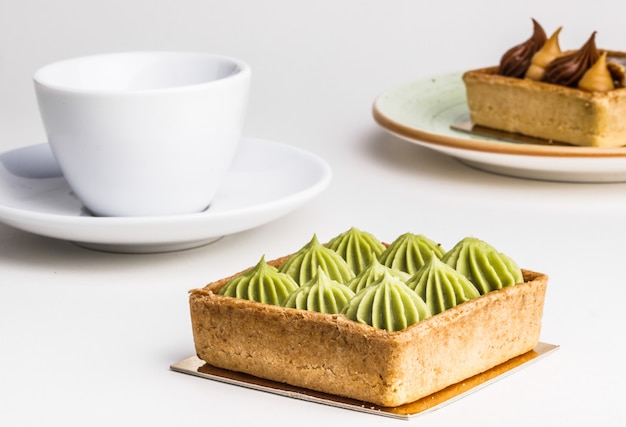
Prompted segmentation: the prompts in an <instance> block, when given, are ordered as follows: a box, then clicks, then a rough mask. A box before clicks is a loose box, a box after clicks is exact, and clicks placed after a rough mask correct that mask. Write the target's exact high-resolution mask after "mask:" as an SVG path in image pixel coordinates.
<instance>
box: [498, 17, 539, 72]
mask: <svg viewBox="0 0 626 427" xmlns="http://www.w3.org/2000/svg"><path fill="white" fill-rule="evenodd" d="M532 21H533V34H532V36H531V37H530V38H529V39H528V40H526V41H525V42H523V43H520V44H518V45H517V46H513V47H512V48H510V49H509V50H507V51H506V52H504V55H502V58H501V59H500V67H499V68H498V74H500V75H502V76H507V77H519V78H523V77H524V75H525V74H526V71H527V70H528V68H529V67H530V63H531V60H532V58H533V56H534V55H535V53H536V52H537V51H538V50H539V49H541V47H542V46H543V44H544V43H545V42H546V40H547V38H548V37H547V36H546V32H545V31H544V30H543V27H542V26H541V25H540V24H539V23H538V22H537V21H535V20H534V19H533V20H532Z"/></svg>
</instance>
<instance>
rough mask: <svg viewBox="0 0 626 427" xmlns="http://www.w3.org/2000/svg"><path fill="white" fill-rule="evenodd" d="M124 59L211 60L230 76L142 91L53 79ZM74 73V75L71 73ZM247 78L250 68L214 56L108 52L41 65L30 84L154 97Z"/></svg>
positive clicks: (236, 60) (98, 92)
mask: <svg viewBox="0 0 626 427" xmlns="http://www.w3.org/2000/svg"><path fill="white" fill-rule="evenodd" d="M123 57H129V58H130V57H135V58H139V57H144V58H149V57H153V58H156V57H162V58H174V57H181V58H182V57H188V58H189V57H195V58H203V59H205V60H212V61H217V62H221V63H222V64H223V65H228V66H231V67H232V70H230V72H227V73H226V74H224V75H223V76H220V77H218V78H212V79H207V80H201V79H200V80H198V81H193V82H191V83H182V84H172V85H167V86H163V87H153V88H151V87H144V88H103V87H86V86H84V85H83V86H81V85H78V84H75V83H71V82H67V81H63V79H60V81H59V79H58V78H54V74H55V73H57V72H58V71H59V69H63V68H66V69H67V68H70V67H76V66H79V64H81V63H85V62H89V61H106V60H111V59H115V58H123ZM74 72H75V71H74ZM249 75H250V66H249V65H248V64H247V63H245V62H244V61H241V60H239V59H237V58H234V57H231V56H226V55H220V54H213V53H207V52H193V51H126V52H111V53H101V54H93V55H86V56H78V57H72V58H67V59H62V60H59V61H55V62H52V63H50V64H47V65H44V66H42V67H41V68H39V69H38V70H37V71H35V73H34V74H33V80H34V82H35V84H36V85H39V86H41V87H45V88H47V89H50V90H57V91H64V92H72V93H77V94H99V95H102V94H111V95H115V94H129V93H133V94H140V93H145V94H155V93H162V92H170V91H180V90H185V89H198V88H199V87H202V86H214V85H220V84H224V83H226V82H227V81H230V80H234V79H241V78H244V79H245V78H249Z"/></svg>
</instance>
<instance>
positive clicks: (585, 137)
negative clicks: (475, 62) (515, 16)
mask: <svg viewBox="0 0 626 427" xmlns="http://www.w3.org/2000/svg"><path fill="white" fill-rule="evenodd" d="M608 54H609V60H610V58H611V57H613V58H620V59H623V58H624V57H626V53H620V52H608ZM496 71H497V67H488V68H481V69H477V70H471V71H467V72H465V73H464V74H463V82H464V83H465V88H466V92H467V103H468V107H469V111H470V117H471V120H472V122H473V123H474V124H476V125H480V126H485V127H489V128H493V129H498V130H503V131H506V132H511V133H519V134H523V135H528V136H532V137H536V138H541V139H544V140H546V141H548V142H561V143H567V144H571V145H577V146H588V147H620V146H623V145H626V120H624V119H623V118H624V117H626V88H619V89H615V90H611V91H608V92H588V91H584V90H581V89H577V88H571V87H565V86H560V85H555V84H550V83H544V82H538V81H534V80H529V79H518V78H512V77H505V76H500V75H497V74H496Z"/></svg>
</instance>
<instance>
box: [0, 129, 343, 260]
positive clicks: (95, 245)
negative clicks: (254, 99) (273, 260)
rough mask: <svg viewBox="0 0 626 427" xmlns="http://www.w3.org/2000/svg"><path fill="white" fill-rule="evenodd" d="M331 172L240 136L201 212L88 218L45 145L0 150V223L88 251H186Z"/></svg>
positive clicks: (283, 203) (284, 204) (287, 207)
mask: <svg viewBox="0 0 626 427" xmlns="http://www.w3.org/2000/svg"><path fill="white" fill-rule="evenodd" d="M330 178H331V170H330V167H329V166H328V164H327V163H326V162H325V161H323V160H322V159H320V158H319V157H317V156H315V155H313V154H311V153H308V152H306V151H303V150H301V149H298V148H294V147H291V146H289V145H285V144H279V143H275V142H269V141H264V140H259V139H250V138H244V139H242V141H241V146H240V149H239V151H238V153H237V157H236V159H235V161H234V164H233V166H232V168H231V171H230V173H229V175H228V177H227V179H226V183H225V184H224V186H223V187H222V189H221V191H220V192H219V194H218V195H217V196H216V198H215V199H214V201H213V203H212V204H211V206H210V207H209V209H207V210H206V211H204V212H201V213H195V214H188V215H173V216H160V217H117V218H116V217H93V216H91V215H90V214H89V212H87V211H86V209H85V208H84V206H83V205H82V203H81V202H80V201H79V200H78V199H77V198H76V197H75V196H74V195H73V193H72V192H71V190H70V188H69V186H68V184H67V182H66V181H65V178H64V177H63V175H62V173H61V171H60V169H59V167H58V165H57V163H56V161H55V159H54V157H53V155H52V152H51V150H50V147H49V145H48V144H38V145H31V146H28V147H24V148H19V149H16V150H12V151H9V152H6V153H4V154H0V222H4V223H6V224H8V225H10V226H12V227H15V228H18V229H21V230H24V231H28V232H31V233H35V234H39V235H42V236H47V237H52V238H57V239H62V240H68V241H71V242H74V243H76V244H78V245H81V246H85V247H88V248H92V249H97V250H103V251H110V252H125V253H150V252H168V251H175V250H182V249H189V248H193V247H198V246H202V245H206V244H208V243H211V242H213V241H215V240H217V239H219V238H220V237H222V236H225V235H228V234H232V233H237V232H240V231H244V230H247V229H250V228H254V227H257V226H259V225H262V224H265V223H268V222H270V221H273V220H275V219H277V218H279V217H280V216H283V215H285V214H287V213H289V212H290V211H292V210H294V209H296V208H298V207H300V206H301V205H303V204H304V203H305V202H307V201H309V200H310V199H311V198H313V197H314V196H316V195H318V194H319V193H320V192H322V190H324V189H325V188H326V187H327V186H328V184H329V183H330Z"/></svg>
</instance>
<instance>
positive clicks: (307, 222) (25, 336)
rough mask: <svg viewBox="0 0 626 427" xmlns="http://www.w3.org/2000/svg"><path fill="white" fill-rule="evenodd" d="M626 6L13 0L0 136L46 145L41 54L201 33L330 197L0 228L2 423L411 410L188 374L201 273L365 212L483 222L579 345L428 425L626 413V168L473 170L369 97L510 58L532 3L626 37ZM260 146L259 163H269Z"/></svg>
mask: <svg viewBox="0 0 626 427" xmlns="http://www.w3.org/2000/svg"><path fill="white" fill-rule="evenodd" d="M624 16H626V3H619V2H614V1H610V2H609V1H594V2H580V1H553V2H547V1H535V0H529V1H524V2H515V3H512V2H503V1H500V0H493V1H461V0H457V1H452V0H438V1H433V2H420V1H415V0H396V1H372V0H359V1H357V0H350V1H347V0H346V1H330V0H318V1H311V2H298V1H284V0H266V1H252V0H247V1H214V0H176V1H174V0H171V1H164V0H153V1H148V0H108V1H99V2H96V1H79V0H56V1H45V0H0V149H1V150H3V151H6V150H9V149H12V148H15V147H21V146H27V145H31V144H35V143H40V142H44V141H45V135H44V132H43V128H42V125H41V123H40V120H39V116H38V111H37V105H36V101H35V97H34V91H33V87H32V74H33V72H34V71H35V70H36V69H37V68H39V67H40V66H42V65H44V64H46V63H49V62H52V61H56V60H59V59H63V58H68V57H73V56H79V55H85V54H92V53H102V52H112V51H124V50H198V51H206V52H214V53H221V54H226V55H231V56H236V57H239V58H241V59H243V60H245V61H247V62H248V63H249V64H250V65H251V67H252V70H253V88H252V93H251V99H250V107H249V113H248V118H247V122H246V128H245V134H246V135H247V136H250V137H256V138H264V139H268V140H272V141H277V142H282V143H288V144H291V145H293V146H296V147H300V148H304V149H306V150H309V151H311V152H313V153H315V154H318V155H320V156H322V157H323V158H324V159H326V160H327V161H328V163H329V164H330V165H331V167H332V169H333V174H334V175H333V181H332V183H331V185H330V187H329V188H328V189H327V190H326V191H325V192H324V193H323V194H322V195H321V196H319V197H318V198H316V199H315V200H314V201H313V202H312V203H310V204H308V205H307V206H305V207H304V208H302V209H299V210H297V211H295V212H293V213H291V214H289V215H287V216H285V217H284V218H281V219H279V220H277V221H275V222H272V223H270V224H267V225H265V226H262V227H259V228H257V229H254V230H250V231H247V232H242V233H239V234H236V235H231V236H227V237H225V238H224V239H222V240H221V241H219V242H217V243H215V244H212V245H210V246H206V247H203V248H199V249H194V250H189V251H183V252H176V253H167V254H155V255H121V254H110V253H100V252H94V251H89V250H85V249H82V248H79V247H77V246H75V245H73V244H71V243H67V242H63V241H57V240H52V239H48V238H44V237H39V236H35V235H31V234H28V233H25V232H22V231H18V230H15V229H12V228H10V227H8V226H5V225H0V425H2V426H17V425H28V426H33V425H42V426H44V425H45V426H57V425H59V426H61V425H62V426H79V425H80V426H86V425H120V426H121V425H176V426H186V425H193V426H201V425H244V424H253V423H258V422H259V420H261V419H267V420H268V421H267V422H275V423H276V424H277V425H291V424H293V423H298V424H299V425H301V426H305V425H311V426H313V425H315V426H322V425H324V426H325V425H339V424H342V425H359V426H366V425H376V426H383V425H399V424H398V423H401V421H397V420H390V419H386V418H381V417H377V416H373V415H367V414H361V413H357V412H352V411H347V410H343V409H337V408H331V407H326V406H323V405H318V404H313V403H307V402H302V401H298V400H294V399H288V398H285V397H280V396H274V395H270V394H266V393H261V392H257V391H252V390H247V389H243V388H239V387H234V386H230V385H224V384H220V383H215V382H212V381H207V380H202V379H198V378H195V377H191V376H186V375H181V374H178V373H174V372H171V371H169V369H168V367H169V365H170V364H171V363H173V362H176V361H178V360H180V359H183V358H186V357H188V356H190V355H192V354H193V342H192V338H191V328H190V322H189V314H188V306H187V291H188V290H189V289H192V288H195V287H199V286H202V285H204V284H205V283H208V282H210V281H213V280H216V279H219V278H221V277H224V276H227V275H230V274H232V273H234V272H236V271H239V270H241V269H243V268H245V267H248V266H250V265H251V264H253V263H255V262H256V261H257V260H258V258H259V257H260V256H261V255H262V254H265V255H266V257H267V258H268V259H271V258H274V257H278V256H280V255H284V254H286V253H289V252H292V251H294V250H297V249H298V248H299V247H300V246H301V245H302V244H304V243H305V242H307V241H308V240H309V239H310V238H311V236H312V235H313V233H317V235H318V236H319V238H320V240H327V239H329V238H331V237H333V236H335V235H336V234H338V233H340V232H342V231H345V230H347V229H348V228H349V227H351V226H356V227H359V228H361V229H363V230H367V231H370V232H372V233H373V234H375V235H376V236H377V237H379V238H380V239H381V240H386V241H390V240H392V239H394V238H395V237H396V236H398V235H399V234H401V233H404V232H406V231H412V232H416V233H422V234H426V235H428V236H429V237H431V238H433V239H435V240H438V241H440V242H441V243H442V244H444V246H447V247H451V246H452V245H453V244H454V243H455V242H456V241H458V240H459V239H460V238H462V237H464V236H466V235H475V236H477V237H480V238H482V239H484V240H486V241H488V242H490V243H492V244H493V245H494V246H496V247H498V248H499V249H500V250H502V251H504V252H506V253H507V254H508V255H510V256H511V257H513V258H514V259H515V260H516V261H517V262H518V263H519V264H520V265H521V266H522V267H525V268H529V269H533V270H536V271H541V272H545V273H547V274H548V275H549V276H550V285H549V291H548V296H547V301H546V306H545V315H544V328H543V332H542V341H545V342H548V343H553V344H558V345H560V349H559V350H558V351H557V352H556V353H554V354H552V355H550V356H549V357H547V358H546V359H544V360H541V361H540V362H539V363H537V364H534V365H532V366H530V367H528V368H527V369H525V370H523V371H521V372H519V373H516V374H515V375H513V376H510V377H507V378H505V379H503V380H502V381H499V382H497V383H496V384H494V385H492V386H490V387H488V388H486V389H483V390H481V391H479V392H477V393H475V394H473V395H471V396H469V397H467V398H465V399H463V400H461V401H458V402H456V403H454V404H452V405H450V406H447V407H445V408H443V409H441V410H439V411H436V412H434V413H432V414H428V415H426V416H423V417H420V418H418V419H415V420H413V421H411V423H414V424H419V425H423V426H444V425H446V426H447V425H459V424H462V425H470V426H471V425H481V426H501V425H508V426H513V425H519V426H529V425H550V424H555V425H624V423H625V422H626V415H624V412H623V408H622V406H623V394H622V393H620V392H619V391H616V390H620V387H621V386H622V385H623V384H624V382H625V381H626V364H625V363H624V360H625V359H626V350H624V349H623V346H622V343H623V340H624V335H623V334H624V332H623V330H624V328H623V325H624V323H625V321H624V317H623V310H624V298H623V293H624V285H625V278H624V267H623V266H624V245H623V243H622V242H623V239H624V237H626V222H625V221H624V218H625V217H626V203H625V200H626V184H568V183H550V182H541V181H530V180H521V179H516V178H509V177H503V176H497V175H491V174H487V173H484V172H480V171H477V170H473V169H470V168H468V167H466V166H464V165H462V164H460V163H458V162H457V161H456V160H454V159H451V158H448V157H446V156H444V155H441V154H438V153H435V152H433V151H430V150H428V149H425V148H420V147H417V146H415V145H413V144H409V143H406V142H404V141H401V140H399V139H397V138H394V137H392V136H389V135H388V134H386V133H385V132H384V131H382V130H381V129H380V128H379V127H378V126H377V125H376V124H375V123H374V121H373V120H372V117H371V107H372V103H373V101H374V99H375V98H376V96H377V95H378V94H380V93H381V92H382V91H384V90H386V89H388V88H390V87H393V86H394V85H398V84H401V83H405V82H408V81H411V80H414V79H416V78H419V77H424V76H430V75H437V74H442V73H447V72H450V71H462V70H465V69H470V68H477V67H482V66H487V65H493V64H495V63H497V61H498V60H499V58H500V55H501V54H502V53H503V52H504V51H505V50H506V49H508V48H509V47H511V46H513V45H514V44H517V43H519V42H521V41H523V40H525V39H526V38H528V37H529V36H530V32H531V28H532V25H531V21H530V18H531V17H534V18H536V19H537V20H538V21H539V22H540V23H541V24H542V25H543V26H544V28H545V29H546V32H548V33H551V32H552V31H553V30H554V29H556V27H558V26H560V25H562V26H563V27H564V29H563V31H562V33H561V45H562V46H563V47H564V48H577V47H579V46H580V45H582V44H583V43H584V42H585V41H586V39H587V38H588V37H589V35H590V34H591V32H592V31H595V30H597V31H598V34H597V38H596V40H597V43H598V45H599V46H600V47H603V48H607V49H612V50H620V49H621V50H626V26H625V25H624ZM260 161H261V159H260Z"/></svg>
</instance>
